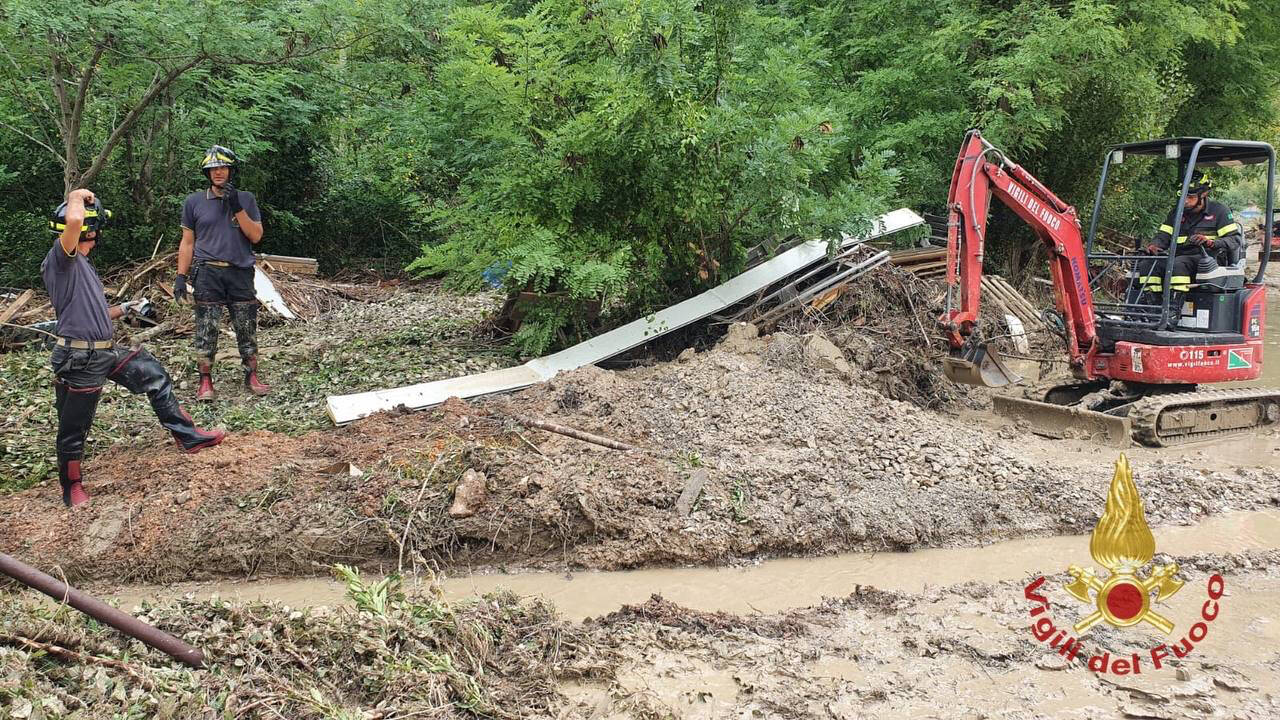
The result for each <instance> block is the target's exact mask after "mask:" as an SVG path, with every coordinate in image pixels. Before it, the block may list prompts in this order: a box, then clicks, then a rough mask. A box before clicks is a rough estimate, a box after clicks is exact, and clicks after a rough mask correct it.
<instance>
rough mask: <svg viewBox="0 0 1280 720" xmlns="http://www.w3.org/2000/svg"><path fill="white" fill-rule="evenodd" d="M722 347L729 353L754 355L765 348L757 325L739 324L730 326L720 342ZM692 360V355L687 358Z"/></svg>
mask: <svg viewBox="0 0 1280 720" xmlns="http://www.w3.org/2000/svg"><path fill="white" fill-rule="evenodd" d="M720 346H721V347H722V348H724V349H725V350H727V351H729V352H737V353H754V352H759V351H760V350H761V349H763V348H764V342H762V341H761V340H760V329H759V328H757V327H756V326H755V325H752V324H751V323H745V322H737V323H733V324H732V325H730V326H729V330H728V332H726V333H725V336H724V338H722V339H721V340H720ZM692 359H693V356H692V355H690V356H689V357H687V358H685V360H692Z"/></svg>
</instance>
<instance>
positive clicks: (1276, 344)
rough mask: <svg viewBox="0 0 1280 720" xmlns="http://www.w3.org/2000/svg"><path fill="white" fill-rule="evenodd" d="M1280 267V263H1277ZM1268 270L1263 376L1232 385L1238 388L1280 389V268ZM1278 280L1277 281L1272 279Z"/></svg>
mask: <svg viewBox="0 0 1280 720" xmlns="http://www.w3.org/2000/svg"><path fill="white" fill-rule="evenodd" d="M1276 265H1277V266H1280V263H1276ZM1272 268H1275V269H1270V268H1269V269H1268V272H1267V277H1268V282H1267V316H1266V320H1267V327H1266V330H1265V332H1264V336H1263V347H1262V375H1260V376H1259V377H1258V378H1257V379H1256V380H1250V381H1248V382H1242V383H1231V384H1230V386H1238V387H1270V388H1280V267H1276V266H1272ZM1272 278H1276V279H1272Z"/></svg>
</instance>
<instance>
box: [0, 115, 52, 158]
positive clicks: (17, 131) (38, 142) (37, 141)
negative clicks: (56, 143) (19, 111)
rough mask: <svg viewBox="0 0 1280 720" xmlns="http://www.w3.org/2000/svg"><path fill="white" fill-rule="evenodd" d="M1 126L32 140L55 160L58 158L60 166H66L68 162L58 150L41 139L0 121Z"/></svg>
mask: <svg viewBox="0 0 1280 720" xmlns="http://www.w3.org/2000/svg"><path fill="white" fill-rule="evenodd" d="M0 126H3V127H6V128H8V129H10V130H12V131H13V132H15V133H17V134H19V135H21V136H22V137H24V138H26V139H28V140H30V141H31V142H33V143H35V144H37V145H39V146H40V147H42V148H44V149H45V150H48V151H49V154H51V155H53V157H54V158H56V159H57V160H58V164H59V165H62V164H64V163H65V162H66V158H64V157H62V156H61V155H59V154H58V151H57V150H54V149H53V148H52V147H51V146H49V145H48V144H46V143H44V142H41V141H40V140H39V139H37V138H35V137H33V136H31V135H28V134H27V133H25V132H23V131H21V130H19V129H18V128H16V127H14V126H13V125H10V124H9V123H7V122H3V121H0Z"/></svg>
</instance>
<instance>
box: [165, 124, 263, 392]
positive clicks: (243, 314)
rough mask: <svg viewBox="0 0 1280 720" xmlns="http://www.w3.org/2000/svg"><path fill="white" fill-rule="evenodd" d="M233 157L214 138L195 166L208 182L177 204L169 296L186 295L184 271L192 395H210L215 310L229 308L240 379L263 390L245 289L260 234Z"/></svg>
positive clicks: (250, 297) (254, 204)
mask: <svg viewBox="0 0 1280 720" xmlns="http://www.w3.org/2000/svg"><path fill="white" fill-rule="evenodd" d="M239 166H240V163H239V160H238V159H237V158H236V154H235V153H234V152H232V151H231V149H230V148H227V147H223V146H222V145H214V146H213V147H211V148H209V149H208V151H206V152H205V154H204V160H203V162H202V163H201V171H202V172H204V175H205V177H206V178H207V179H208V181H209V187H207V188H205V189H204V190H201V191H199V192H194V193H191V194H190V195H188V196H187V199H186V201H185V202H184V203H183V205H182V241H181V243H180V244H179V245H178V276H177V278H176V282H175V284H174V288H173V295H174V298H175V299H177V300H179V301H182V300H183V299H185V298H186V295H187V280H188V272H192V276H191V281H192V284H193V285H194V286H195V293H194V295H195V315H196V332H195V341H194V345H195V354H196V366H197V368H198V369H199V372H200V385H199V388H198V389H197V390H196V400H213V399H214V397H215V393H214V389H213V359H214V356H215V355H216V354H217V352H218V322H219V321H220V320H221V319H222V310H223V308H226V309H227V311H228V312H229V313H230V315H231V327H232V328H233V329H234V330H235V332H236V345H237V346H238V348H239V350H240V362H241V365H243V367H244V383H245V387H247V388H248V389H249V391H250V392H251V393H253V394H254V395H266V394H267V393H269V392H270V391H271V388H270V387H268V386H267V385H266V384H265V383H263V382H262V380H261V378H259V376H258V342H257V335H258V299H257V296H256V294H255V293H254V289H253V275H254V269H253V265H254V256H253V246H254V245H257V244H258V243H259V242H261V241H262V215H261V214H260V213H259V212H258V200H257V198H255V197H254V195H253V193H251V192H248V191H246V190H239V189H237V188H236V187H235V184H234V183H235V180H236V179H237V175H238V174H239V169H240V168H239Z"/></svg>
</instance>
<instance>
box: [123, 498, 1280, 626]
mask: <svg viewBox="0 0 1280 720" xmlns="http://www.w3.org/2000/svg"><path fill="white" fill-rule="evenodd" d="M1153 532H1154V534H1155V538H1156V549H1157V551H1158V552H1161V553H1165V554H1168V555H1174V556H1179V555H1194V554H1201V553H1239V552H1244V551H1247V550H1269V549H1275V548H1280V511H1261V512H1242V513H1228V514H1223V515H1217V516H1213V517H1210V518H1207V519H1206V520H1205V521H1204V522H1202V523H1201V524H1199V525H1194V526H1184V527H1164V528H1155V529H1154V530H1153ZM1072 563H1075V564H1082V565H1088V564H1090V563H1091V560H1090V557H1089V536H1088V535H1078V536H1067V537H1049V538H1024V539H1019V540H1011V541H1006V542H1000V543H996V544H992V545H988V546H985V547H978V548H940V549H929V550H920V551H916V552H909V553H904V552H885V553H875V554H866V553H847V554H840V555H831V556H825V557H816V558H785V559H778V560H767V561H762V562H759V563H756V564H752V565H747V566H744V567H696V568H652V569H644V570H623V571H612V572H601V571H591V572H579V573H550V572H527V573H511V574H502V573H496V572H489V573H475V574H471V575H466V576H455V577H445V578H444V579H443V581H442V583H441V584H442V588H443V590H444V593H445V596H446V597H448V598H450V599H461V598H466V597H472V596H476V595H481V594H484V593H486V592H490V591H493V590H496V589H498V588H505V589H508V590H511V591H513V592H515V593H517V594H520V595H539V596H542V597H543V598H545V599H546V600H547V601H548V602H550V603H552V604H553V605H555V606H556V608H557V609H558V610H559V611H560V613H561V614H562V615H563V616H564V617H566V618H567V619H570V620H581V619H583V618H586V617H593V616H600V615H604V614H606V613H609V612H612V611H614V610H617V609H618V608H619V607H620V606H622V605H623V604H639V603H643V602H644V601H645V600H647V599H648V598H649V596H650V595H653V594H660V595H662V597H664V598H665V599H667V600H669V601H671V602H674V603H677V604H679V605H682V606H685V607H689V608H692V609H695V610H703V611H717V610H722V611H727V612H732V613H739V614H742V613H746V614H750V613H753V612H761V613H769V612H776V611H779V610H786V609H791V608H798V607H807V606H810V605H814V604H817V603H819V602H821V601H822V599H823V598H824V597H843V596H845V595H848V594H849V593H851V592H853V591H854V590H855V588H856V587H857V586H859V585H870V586H874V587H876V588H879V589H882V590H896V591H903V592H920V591H923V590H924V589H925V587H926V586H947V585H955V584H958V583H963V582H968V581H970V580H982V581H984V582H995V581H1000V580H1010V579H1017V578H1022V577H1026V576H1030V575H1035V574H1052V573H1057V572H1061V571H1063V570H1065V569H1066V567H1067V565H1069V564H1072ZM416 581H422V579H420V578H410V579H409V580H408V583H407V584H409V585H412V584H413V583H414V582H416ZM187 593H192V594H194V595H195V597H197V598H208V597H210V596H213V595H215V594H216V595H218V596H220V597H223V598H226V599H241V600H255V599H260V600H271V601H275V602H279V603H282V604H285V605H289V606H293V607H310V606H317V605H336V604H341V603H343V602H345V588H344V587H343V585H341V584H340V583H338V582H337V581H335V580H331V579H327V578H289V579H281V580H259V581H252V582H226V581H223V582H212V583H199V584H189V585H187V584H175V585H169V586H163V587H131V588H126V589H124V590H121V591H117V592H114V593H112V592H107V593H105V595H106V596H107V597H112V598H115V599H117V600H119V601H120V603H121V606H122V607H124V608H126V609H127V608H131V607H133V606H135V605H137V604H139V603H140V602H142V601H143V600H149V599H157V598H172V597H178V596H181V595H184V594H187Z"/></svg>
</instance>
